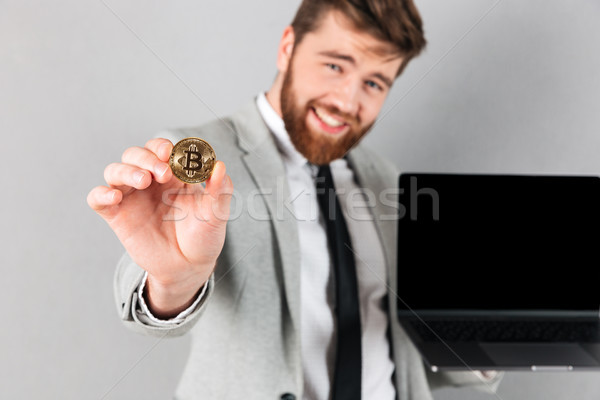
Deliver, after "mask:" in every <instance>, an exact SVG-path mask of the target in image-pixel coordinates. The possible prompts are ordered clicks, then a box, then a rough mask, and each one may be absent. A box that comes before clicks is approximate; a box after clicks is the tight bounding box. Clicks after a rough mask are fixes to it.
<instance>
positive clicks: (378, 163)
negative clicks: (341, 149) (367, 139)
mask: <svg viewBox="0 0 600 400" xmlns="http://www.w3.org/2000/svg"><path fill="white" fill-rule="evenodd" d="M356 150H358V151H360V152H361V153H362V154H363V157H364V159H366V160H369V162H370V163H371V164H372V165H373V167H374V168H375V171H376V173H377V175H379V176H381V177H382V178H383V179H384V180H393V181H395V180H396V179H397V178H398V175H399V174H400V169H399V168H398V167H397V166H396V165H395V164H394V163H393V162H391V161H390V160H389V159H388V158H386V157H384V156H382V155H381V154H379V153H378V152H376V151H374V150H373V149H371V148H370V147H368V146H365V145H361V146H359V147H357V148H356Z"/></svg>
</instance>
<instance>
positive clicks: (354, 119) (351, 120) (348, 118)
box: [308, 103, 360, 126]
mask: <svg viewBox="0 0 600 400" xmlns="http://www.w3.org/2000/svg"><path fill="white" fill-rule="evenodd" d="M308 108H320V109H322V110H325V111H326V112H327V113H328V114H331V115H334V116H336V117H339V118H340V119H342V120H344V122H346V123H347V124H348V125H350V126H360V119H359V118H358V116H357V115H353V114H348V113H346V112H343V111H341V110H340V109H339V108H337V107H336V106H334V105H330V104H319V103H309V104H308Z"/></svg>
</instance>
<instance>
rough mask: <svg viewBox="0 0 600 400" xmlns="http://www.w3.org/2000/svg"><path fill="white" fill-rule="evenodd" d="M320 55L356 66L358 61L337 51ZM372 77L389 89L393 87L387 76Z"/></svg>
mask: <svg viewBox="0 0 600 400" xmlns="http://www.w3.org/2000/svg"><path fill="white" fill-rule="evenodd" d="M318 54H319V55H322V56H326V57H331V58H336V59H338V60H344V61H347V62H349V63H350V64H352V65H356V60H355V59H354V57H352V56H349V55H346V54H341V53H338V52H336V51H331V50H326V51H321V52H319V53H318ZM372 76H374V77H376V78H378V79H380V80H381V81H382V82H383V83H385V84H386V86H387V87H388V88H391V87H392V84H393V81H392V80H391V79H390V78H388V77H387V76H385V75H383V74H382V73H381V72H375V73H374V74H372Z"/></svg>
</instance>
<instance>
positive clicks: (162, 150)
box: [144, 138, 173, 162]
mask: <svg viewBox="0 0 600 400" xmlns="http://www.w3.org/2000/svg"><path fill="white" fill-rule="evenodd" d="M144 147H145V148H147V149H148V150H150V151H151V152H153V153H154V154H156V156H157V157H158V159H159V160H161V161H163V162H168V161H169V157H171V152H172V151H173V143H171V141H170V140H168V139H163V138H155V139H150V140H148V142H147V143H146V145H145V146H144Z"/></svg>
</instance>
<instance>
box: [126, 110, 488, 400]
mask: <svg viewBox="0 0 600 400" xmlns="http://www.w3.org/2000/svg"><path fill="white" fill-rule="evenodd" d="M165 136H167V137H168V138H169V139H171V140H173V141H174V142H176V141H178V140H179V139H182V138H184V137H189V136H196V137H201V138H203V139H206V140H207V141H208V142H209V143H211V145H212V146H213V147H214V148H215V152H216V154H217V156H218V158H219V159H220V160H223V161H224V162H225V164H226V165H227V171H228V174H229V175H230V176H231V177H232V179H233V183H234V187H235V195H234V199H233V202H232V206H231V213H232V215H231V219H230V221H229V222H228V225H227V236H226V240H225V247H224V249H223V252H222V254H221V256H220V258H219V260H218V263H217V266H216V269H215V272H214V274H213V275H212V276H211V279H210V281H209V283H208V284H209V287H208V290H207V294H206V295H205V297H204V298H203V300H202V301H201V302H200V304H199V305H198V307H197V308H196V309H195V310H194V311H193V313H192V314H191V315H190V316H188V317H187V318H186V319H185V321H184V322H182V323H181V324H179V325H177V326H174V327H151V326H148V325H145V324H144V323H142V322H141V321H140V320H139V318H138V315H137V312H136V309H138V307H139V306H138V297H137V296H138V295H137V287H138V285H139V284H140V280H141V278H142V275H143V270H142V269H141V268H140V267H139V266H137V265H136V264H135V263H133V261H132V260H131V259H130V258H129V257H128V256H127V254H126V255H125V256H124V257H123V258H122V259H121V261H120V262H119V265H118V267H117V271H116V274H115V296H116V302H117V307H118V309H119V313H120V316H121V318H122V320H123V321H124V323H125V324H126V325H127V326H128V327H130V328H132V329H134V330H136V331H138V332H141V333H144V334H149V335H154V336H159V337H165V336H179V335H182V334H184V333H186V332H188V331H190V333H191V335H192V347H191V351H190V355H189V360H188V363H187V366H186V368H185V371H184V373H183V377H182V379H181V381H180V384H179V386H178V388H177V393H176V398H177V399H235V398H244V399H260V400H265V399H266V400H269V399H272V400H276V399H279V398H280V397H281V395H282V394H284V393H291V394H293V395H295V396H296V398H297V399H301V398H302V386H303V382H302V360H301V353H300V346H301V342H300V339H301V338H300V326H299V324H300V271H299V268H300V254H299V243H298V233H297V226H296V221H295V220H294V218H293V216H292V214H291V213H290V209H289V208H288V207H286V205H285V200H286V199H287V198H288V187H287V181H286V178H285V172H284V166H283V163H282V160H281V157H280V155H279V152H278V150H277V148H276V146H275V142H274V140H273V137H272V135H271V133H270V131H269V130H268V128H267V127H266V125H265V123H264V121H263V120H262V118H261V116H260V114H259V112H258V110H257V108H256V104H255V102H252V103H250V104H248V105H247V106H246V107H244V108H243V109H242V110H241V111H240V112H238V113H237V114H235V115H233V116H232V117H229V118H225V119H223V120H217V121H214V122H211V123H209V124H207V125H204V126H202V127H199V128H189V129H178V130H174V131H170V132H168V133H166V134H165ZM348 160H349V162H350V164H351V165H352V166H353V169H354V171H355V174H356V177H357V179H358V182H359V185H361V186H363V187H366V188H368V189H370V190H372V191H373V192H374V193H376V194H379V193H381V191H382V190H384V189H386V188H388V189H389V188H395V187H396V182H397V177H398V172H397V170H396V169H395V168H394V167H393V166H392V165H391V164H389V163H386V162H384V161H383V160H381V159H380V158H378V157H377V156H375V155H374V154H372V153H371V152H369V151H368V150H366V149H364V148H363V147H361V146H357V147H356V148H355V149H353V150H352V151H351V152H350V153H349V155H348ZM387 200H388V201H385V202H384V203H387V204H384V203H382V202H381V201H379V200H378V201H377V205H376V207H375V208H373V210H372V211H373V217H374V219H375V221H376V225H377V230H378V233H379V238H380V240H381V242H382V243H383V247H384V249H385V257H386V262H387V266H388V269H387V270H388V275H387V276H386V277H382V279H386V280H387V283H388V288H389V290H388V293H389V295H388V310H389V315H390V321H391V329H390V337H391V344H392V349H393V359H394V361H395V365H396V371H395V379H396V388H397V393H398V397H399V399H401V400H414V399H419V400H421V399H423V400H426V399H431V398H432V397H431V393H430V385H429V384H430V383H431V382H428V373H427V372H426V371H425V368H424V367H423V363H422V360H421V358H420V356H419V354H418V353H417V351H416V349H415V348H414V346H413V345H412V343H411V341H410V340H409V339H408V337H407V336H406V334H405V332H404V331H403V329H402V328H401V327H400V326H399V324H398V323H397V320H396V318H395V315H396V301H395V300H396V295H395V293H396V290H395V286H396V273H397V270H396V268H395V266H396V221H395V220H394V218H393V216H395V214H396V209H395V208H394V206H395V203H394V199H393V198H391V197H388V199H387ZM188 217H192V218H193V216H188ZM391 217H392V218H391ZM198 245H199V246H201V245H202V244H201V243H198ZM382 284H383V283H382ZM432 377H433V378H434V381H435V384H436V385H437V384H440V383H441V384H448V383H450V384H463V383H467V384H468V383H476V382H477V380H476V379H474V376H473V375H472V374H469V375H468V376H467V375H465V374H455V375H454V376H450V375H448V374H436V375H435V376H432ZM430 381H431V379H430Z"/></svg>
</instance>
